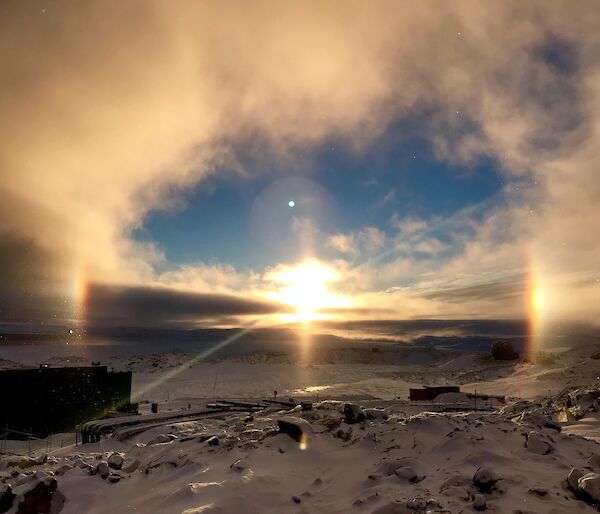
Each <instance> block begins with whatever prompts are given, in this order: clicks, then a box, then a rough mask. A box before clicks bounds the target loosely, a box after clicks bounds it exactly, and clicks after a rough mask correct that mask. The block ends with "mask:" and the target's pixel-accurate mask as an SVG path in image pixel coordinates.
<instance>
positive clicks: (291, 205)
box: [288, 200, 296, 207]
mask: <svg viewBox="0 0 600 514" xmlns="http://www.w3.org/2000/svg"><path fill="white" fill-rule="evenodd" d="M288 205H289V206H290V207H294V206H295V205H296V202H294V200H290V201H289V202H288Z"/></svg>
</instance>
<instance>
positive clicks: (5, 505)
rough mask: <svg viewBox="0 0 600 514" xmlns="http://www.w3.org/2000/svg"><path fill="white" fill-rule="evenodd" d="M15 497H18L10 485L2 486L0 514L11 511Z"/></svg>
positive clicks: (0, 486) (0, 491) (0, 489)
mask: <svg viewBox="0 0 600 514" xmlns="http://www.w3.org/2000/svg"><path fill="white" fill-rule="evenodd" d="M15 497H16V495H15V493H13V490H12V487H11V486H10V485H9V484H4V485H0V514H4V512H8V511H9V510H10V508H11V507H12V506H13V502H14V500H15Z"/></svg>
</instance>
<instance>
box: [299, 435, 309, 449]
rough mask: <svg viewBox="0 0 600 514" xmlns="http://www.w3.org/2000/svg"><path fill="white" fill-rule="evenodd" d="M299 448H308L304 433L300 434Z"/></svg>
mask: <svg viewBox="0 0 600 514" xmlns="http://www.w3.org/2000/svg"><path fill="white" fill-rule="evenodd" d="M299 446H300V449H301V450H306V449H307V448H308V438H307V437H306V434H302V435H301V436H300V445H299Z"/></svg>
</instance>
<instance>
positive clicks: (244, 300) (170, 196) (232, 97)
mask: <svg viewBox="0 0 600 514" xmlns="http://www.w3.org/2000/svg"><path fill="white" fill-rule="evenodd" d="M0 63H1V65H2V77H1V78H0V112H1V113H2V115H1V116H0V135H1V137H2V141H3V144H2V145H1V148H0V198H1V199H2V201H1V202H0V322H2V323H6V324H13V325H14V326H17V325H61V326H74V327H85V326H87V325H119V326H121V325H148V326H169V327H171V326H177V327H198V326H215V327H218V326H227V327H230V326H247V325H249V324H255V323H266V324H278V323H294V322H298V323H304V324H306V323H309V322H313V321H315V320H322V319H326V320H328V321H332V322H335V321H336V320H337V321H339V322H340V323H342V322H348V321H360V320H391V319H393V320H411V319H524V318H526V319H529V320H530V321H531V326H532V330H542V328H543V327H544V326H547V325H550V324H552V323H553V322H559V323H560V322H574V323H592V324H594V323H595V324H597V320H598V319H599V316H598V315H599V314H600V312H599V309H600V307H599V306H600V302H599V301H598V300H600V269H599V267H600V266H599V264H598V262H599V257H600V239H599V238H598V229H597V225H598V222H600V202H598V197H599V193H600V175H599V174H598V172H597V163H598V162H599V159H598V158H599V157H600V155H599V154H600V147H599V146H598V144H597V142H598V140H599V139H600V5H599V4H598V3H597V2H595V1H585V0H581V1H579V2H576V3H573V2H561V1H558V0H556V1H551V2H548V1H544V2H536V1H505V2H494V3H482V2H478V1H468V0H456V1H454V2H446V1H443V2H442V1H433V0H432V1H428V2H419V3H414V2H410V3H409V2H397V1H393V2H392V1H378V0H374V1H371V2H368V3H365V2H358V1H357V2H355V1H334V0H330V1H325V2H323V1H319V2H317V1H315V2H311V1H307V2H302V3H292V2H274V1H247V2H243V3H240V2H212V1H207V2H191V1H190V2H187V1H184V0H182V1H180V2H177V3H175V4H174V3H172V2H167V1H150V0H149V1H143V2H142V1H140V2H136V1H131V2H127V3H123V2H116V1H114V2H112V1H108V2H60V1H47V2H39V1H35V2H34V1H31V2H29V1H23V2H4V3H2V4H1V5H0ZM290 202H291V203H290Z"/></svg>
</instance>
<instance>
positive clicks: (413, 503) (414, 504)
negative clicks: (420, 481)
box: [406, 498, 427, 511]
mask: <svg viewBox="0 0 600 514" xmlns="http://www.w3.org/2000/svg"><path fill="white" fill-rule="evenodd" d="M406 506H407V507H408V508H409V509H410V510H416V511H424V510H425V509H426V508H427V500H425V499H424V498H412V499H411V500H408V501H407V502H406Z"/></svg>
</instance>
